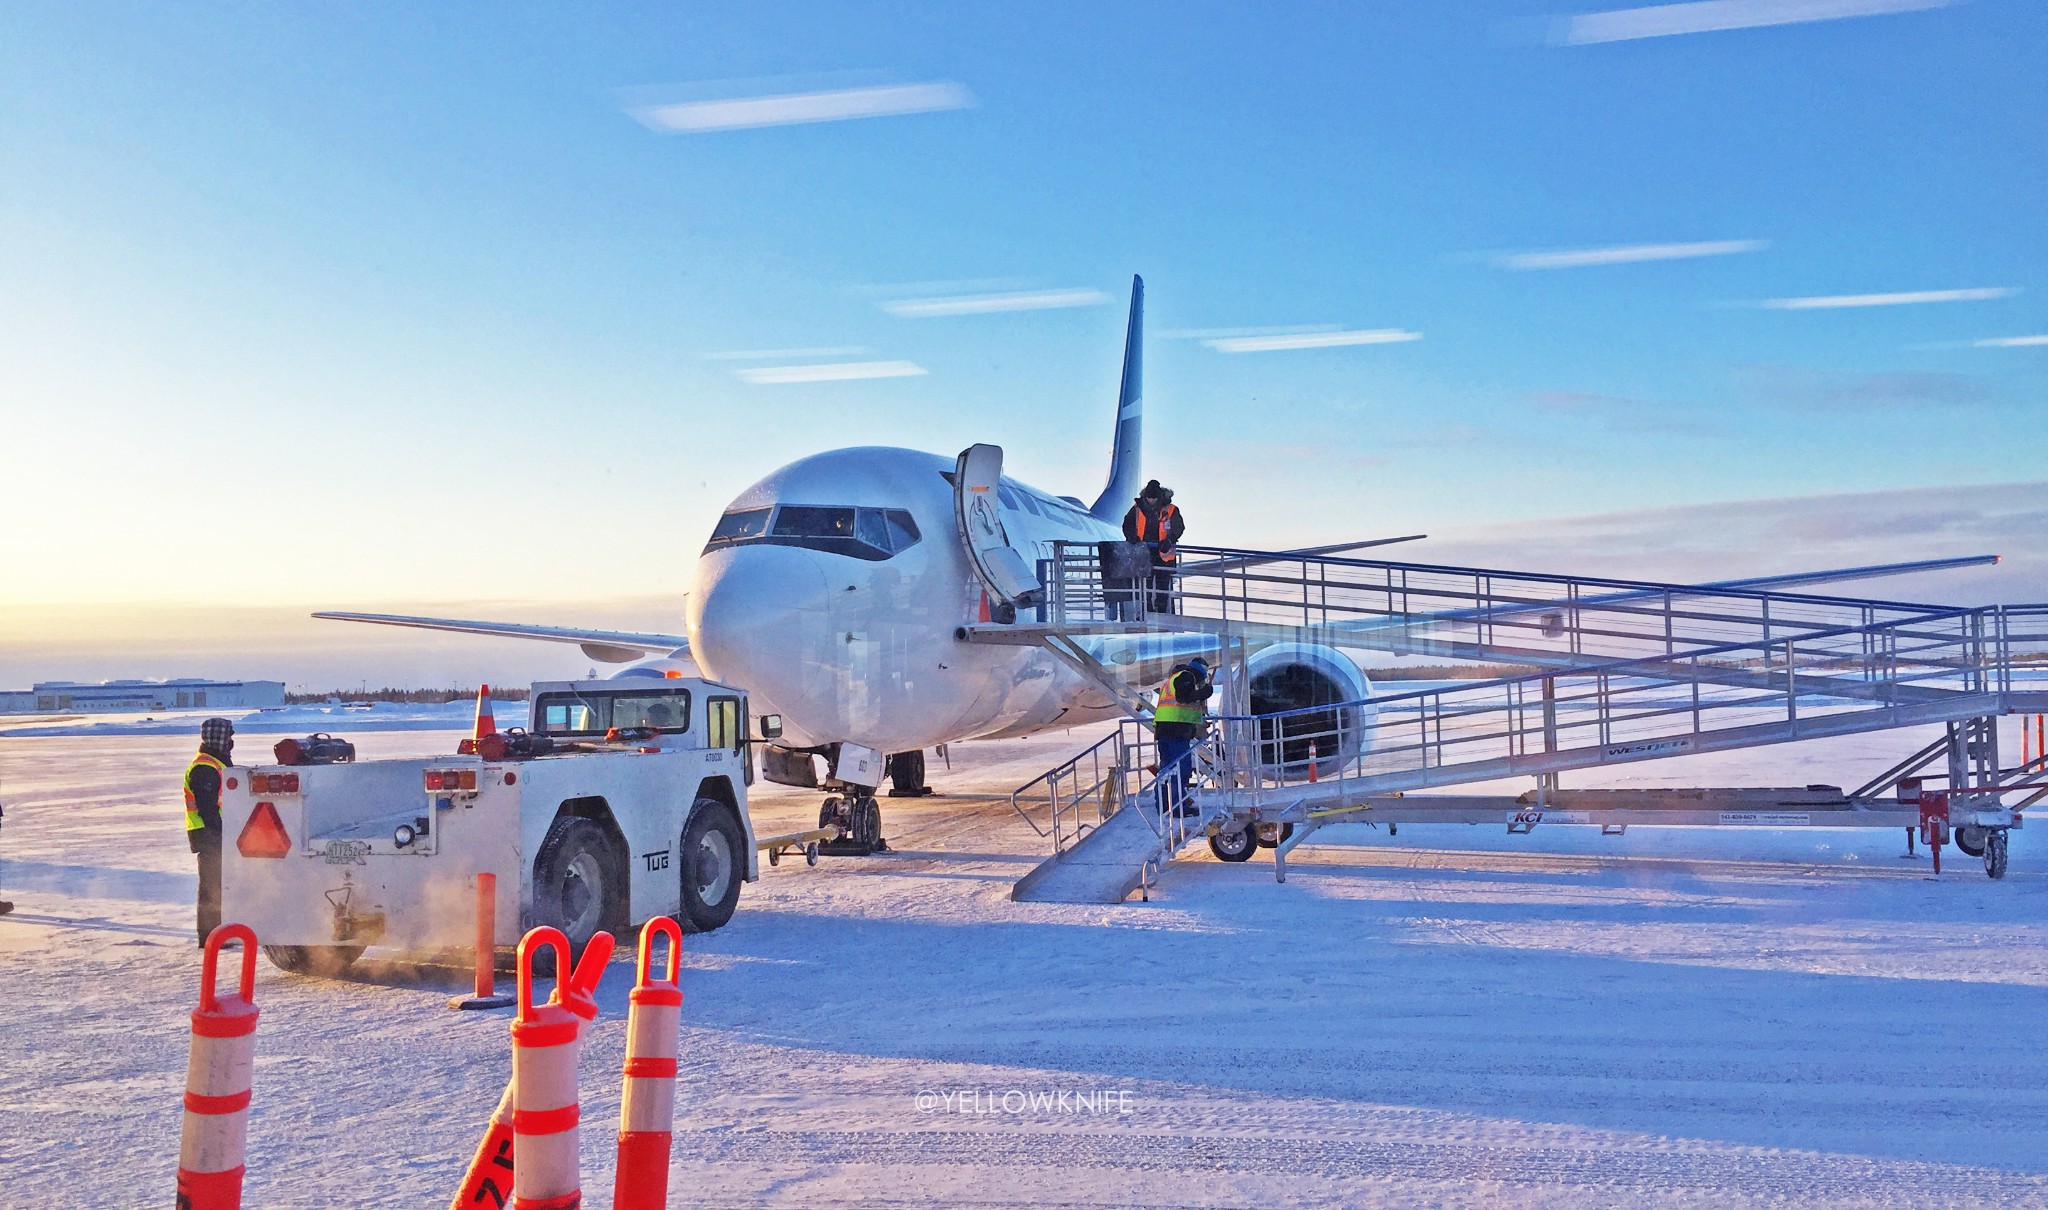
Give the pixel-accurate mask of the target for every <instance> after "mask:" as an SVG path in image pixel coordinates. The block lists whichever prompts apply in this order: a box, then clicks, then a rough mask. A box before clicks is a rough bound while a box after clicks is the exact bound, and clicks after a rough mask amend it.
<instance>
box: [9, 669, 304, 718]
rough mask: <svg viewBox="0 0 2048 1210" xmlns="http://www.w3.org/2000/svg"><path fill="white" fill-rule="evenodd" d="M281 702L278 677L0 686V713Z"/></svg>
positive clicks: (256, 706) (91, 711)
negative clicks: (258, 679)
mask: <svg viewBox="0 0 2048 1210" xmlns="http://www.w3.org/2000/svg"><path fill="white" fill-rule="evenodd" d="M282 705H284V682H283V681H209V680H203V679H201V678H198V677H185V678H182V679H180V680H175V681H101V682H100V683H99V684H97V685H87V684H82V683H80V682H78V681H39V682H37V684H36V686H35V688H33V689H29V690H18V689H17V690H10V691H0V714H55V713H78V714H94V713H97V714H110V713H127V712H132V711H136V710H255V709H259V708H261V707H264V706H282Z"/></svg>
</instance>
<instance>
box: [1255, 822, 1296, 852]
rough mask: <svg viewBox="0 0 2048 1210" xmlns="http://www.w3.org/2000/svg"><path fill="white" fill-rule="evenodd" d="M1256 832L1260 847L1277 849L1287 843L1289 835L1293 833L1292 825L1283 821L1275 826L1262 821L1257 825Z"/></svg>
mask: <svg viewBox="0 0 2048 1210" xmlns="http://www.w3.org/2000/svg"><path fill="white" fill-rule="evenodd" d="M1258 833H1259V847H1260V848H1262V849H1277V848H1279V847H1280V846H1281V845H1283V844H1286V843H1287V838H1288V837H1289V836H1292V835H1294V825H1293V824H1291V823H1283V824H1281V825H1279V827H1277V828H1275V827H1274V826H1273V825H1272V824H1269V823H1262V824H1260V825H1259V827H1258Z"/></svg>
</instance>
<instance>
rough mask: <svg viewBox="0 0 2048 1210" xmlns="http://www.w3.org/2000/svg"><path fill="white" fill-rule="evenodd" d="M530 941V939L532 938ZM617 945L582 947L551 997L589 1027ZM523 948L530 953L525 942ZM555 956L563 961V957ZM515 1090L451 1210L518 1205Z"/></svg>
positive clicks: (608, 939)
mask: <svg viewBox="0 0 2048 1210" xmlns="http://www.w3.org/2000/svg"><path fill="white" fill-rule="evenodd" d="M531 935H532V934H528V936H529V937H530V936H531ZM614 944H615V943H614V942H613V940H612V935H611V934H610V933H599V934H597V935H596V936H594V937H592V938H591V939H590V944H588V945H586V946H584V947H583V960H582V961H581V962H578V963H577V964H576V969H575V970H574V971H571V972H570V974H569V977H568V978H567V979H566V980H564V979H562V977H561V975H560V970H561V966H560V965H559V964H558V965H557V966H556V968H555V969H556V972H557V974H556V983H555V994H554V995H552V996H550V997H548V1003H549V1004H551V1005H552V1004H561V1005H567V1006H568V1009H569V1011H570V1012H571V1013H574V1014H575V1015H576V1016H577V1017H578V1018H580V1019H581V1020H582V1021H583V1022H584V1023H586V1024H587V1023H589V1022H591V1021H594V1020H596V1019H597V984H598V981H599V980H601V979H603V978H604V969H605V966H606V965H607V964H608V963H610V962H611V960H612V947H613V945H614ZM520 948H521V950H522V951H524V950H525V948H526V943H525V942H524V941H522V942H521V943H520ZM556 956H557V957H558V958H559V957H561V956H562V955H561V954H560V953H559V952H558V953H557V955H556ZM523 962H524V959H523V958H522V964H523ZM513 1087H514V1083H513V1081H511V1080H507V1081H506V1082H505V1093H504V1095H503V1096H501V1097H499V1098H498V1107H497V1108H496V1109H494V1110H492V1111H491V1120H490V1123H489V1124H488V1125H487V1126H485V1128H484V1137H483V1139H482V1140H481V1141H479V1142H478V1143H477V1145H476V1153H475V1154H474V1155H472V1156H471V1157H470V1161H469V1171H468V1172H465V1173H464V1174H463V1176H462V1184H461V1185H460V1186H459V1187H458V1188H457V1189H456V1190H455V1200H454V1201H452V1202H450V1203H449V1210H471V1207H474V1206H481V1205H484V1204H485V1203H489V1204H490V1205H493V1206H509V1205H513V1204H514V1202H513V1200H512V1185H513V1180H514V1177H515V1175H516V1173H517V1172H518V1160H517V1158H516V1156H515V1152H514V1143H513V1109H514V1105H513V1095H512V1090H513ZM543 1204H545V1203H543Z"/></svg>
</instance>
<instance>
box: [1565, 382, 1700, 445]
mask: <svg viewBox="0 0 2048 1210" xmlns="http://www.w3.org/2000/svg"><path fill="white" fill-rule="evenodd" d="M1528 398H1529V402H1531V403H1533V404H1535V405H1536V406H1537V407H1539V408H1542V409H1544V410H1545V411H1546V412H1549V413H1551V414H1553V415H1556V416H1559V417H1570V418H1573V419H1576V420H1582V421H1589V422H1592V423H1595V424H1599V425H1602V426H1605V427H1608V428H1615V429H1627V430H1630V431H1633V432H1640V433H1659V434H1685V435H1689V436H1719V435H1722V434H1723V433H1724V430H1723V429H1722V428H1720V427H1719V426H1716V425H1712V424H1708V423H1705V422H1703V421H1702V420H1700V419H1699V418H1698V416H1697V415H1696V414H1695V413H1694V412H1693V411H1692V410H1690V409H1687V408H1684V407H1682V406H1678V405H1671V404H1660V403H1653V402H1651V401H1649V400H1647V399H1632V398H1629V397H1628V396H1625V395H1603V394H1600V393H1598V392H1594V391H1534V392H1531V393H1530V395H1529V397H1528Z"/></svg>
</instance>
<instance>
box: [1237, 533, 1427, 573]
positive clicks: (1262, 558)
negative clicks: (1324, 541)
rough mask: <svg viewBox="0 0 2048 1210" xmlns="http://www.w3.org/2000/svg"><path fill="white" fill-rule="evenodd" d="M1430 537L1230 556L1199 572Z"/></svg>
mask: <svg viewBox="0 0 2048 1210" xmlns="http://www.w3.org/2000/svg"><path fill="white" fill-rule="evenodd" d="M1428 536H1429V535H1428V534H1404V535H1402V536H1401V537H1398V538H1367V539H1365V540H1364V541H1362V542H1337V543H1333V544H1331V545H1329V546H1303V547H1300V548H1298V549H1295V550H1281V551H1274V552H1273V553H1271V554H1262V555H1230V556H1226V557H1224V558H1221V559H1211V560H1209V561H1207V562H1205V563H1202V564H1200V566H1199V570H1200V571H1202V572H1205V573H1206V572H1211V571H1240V570H1242V569H1244V568H1247V567H1257V566H1258V565H1259V564H1261V563H1278V562H1280V561H1282V560H1284V559H1303V558H1314V557H1316V556H1318V555H1341V554H1348V553H1350V552H1351V551H1354V550H1364V549H1365V548H1367V547H1369V546H1392V545H1393V544H1395V543H1396V542H1417V541H1420V540H1421V539H1423V538H1427V537H1428Z"/></svg>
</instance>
